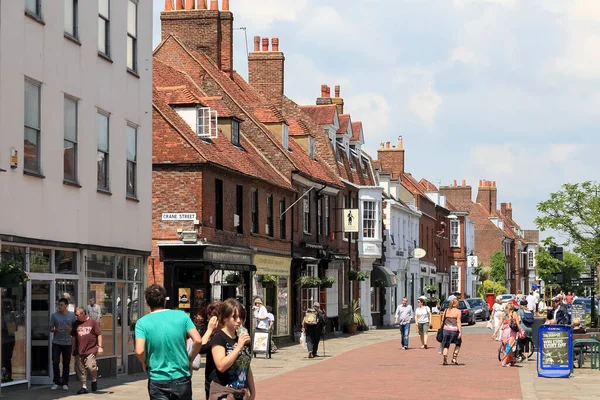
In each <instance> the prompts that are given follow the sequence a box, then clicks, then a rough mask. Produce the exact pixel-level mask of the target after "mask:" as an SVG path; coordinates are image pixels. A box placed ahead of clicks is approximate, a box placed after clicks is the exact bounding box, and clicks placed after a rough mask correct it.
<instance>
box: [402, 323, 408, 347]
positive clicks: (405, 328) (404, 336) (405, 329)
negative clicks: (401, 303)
mask: <svg viewBox="0 0 600 400" xmlns="http://www.w3.org/2000/svg"><path fill="white" fill-rule="evenodd" d="M409 333H410V324H400V340H401V342H402V347H408V334H409Z"/></svg>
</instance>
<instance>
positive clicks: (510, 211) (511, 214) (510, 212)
mask: <svg viewBox="0 0 600 400" xmlns="http://www.w3.org/2000/svg"><path fill="white" fill-rule="evenodd" d="M504 215H506V216H507V217H508V218H510V219H511V220H512V216H513V213H512V203H508V205H507V206H506V214H504Z"/></svg>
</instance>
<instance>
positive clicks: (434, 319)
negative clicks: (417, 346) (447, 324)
mask: <svg viewBox="0 0 600 400" xmlns="http://www.w3.org/2000/svg"><path fill="white" fill-rule="evenodd" d="M441 327H442V314H432V315H431V328H430V329H429V330H432V331H434V332H437V330H438V329H440V328H441Z"/></svg>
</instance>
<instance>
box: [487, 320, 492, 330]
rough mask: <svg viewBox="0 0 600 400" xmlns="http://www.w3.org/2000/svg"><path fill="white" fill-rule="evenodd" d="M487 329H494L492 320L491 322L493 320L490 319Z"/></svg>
mask: <svg viewBox="0 0 600 400" xmlns="http://www.w3.org/2000/svg"><path fill="white" fill-rule="evenodd" d="M486 327H487V328H488V329H494V326H493V325H492V320H491V319H490V320H489V321H488V322H487V325H486Z"/></svg>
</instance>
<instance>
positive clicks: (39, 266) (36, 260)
mask: <svg viewBox="0 0 600 400" xmlns="http://www.w3.org/2000/svg"><path fill="white" fill-rule="evenodd" d="M51 257H52V250H50V249H30V250H29V272H41V273H49V272H51V271H50V258H51Z"/></svg>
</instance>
